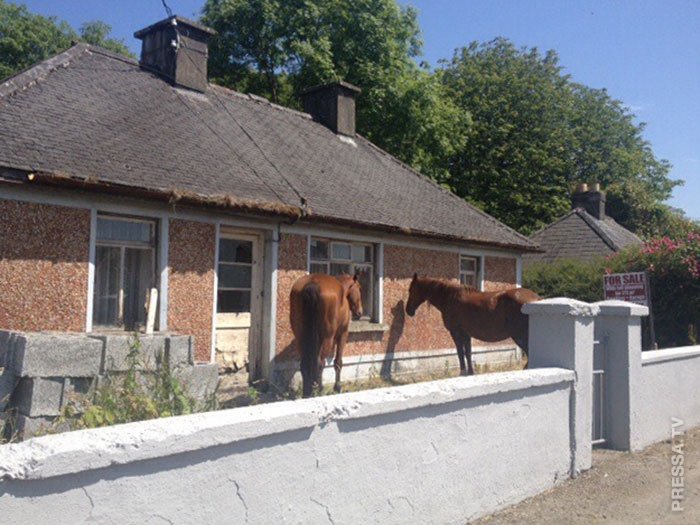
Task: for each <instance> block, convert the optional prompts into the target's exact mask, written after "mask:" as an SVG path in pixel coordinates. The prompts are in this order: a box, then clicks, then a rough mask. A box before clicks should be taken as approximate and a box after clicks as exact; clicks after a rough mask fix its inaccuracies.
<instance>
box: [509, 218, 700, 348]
mask: <svg viewBox="0 0 700 525" xmlns="http://www.w3.org/2000/svg"><path fill="white" fill-rule="evenodd" d="M633 271H646V272H648V273H649V278H650V284H651V297H652V306H653V313H654V325H655V328H656V338H657V342H658V344H659V346H660V347H661V348H664V347H672V346H683V345H688V344H697V343H698V330H699V329H700V233H696V232H694V231H691V232H689V233H687V234H685V235H682V236H680V237H679V238H676V239H672V238H671V237H659V238H656V239H652V240H650V241H648V242H647V243H646V244H644V245H643V246H639V247H634V248H631V249H628V250H625V251H623V252H621V253H619V254H616V255H613V256H611V257H609V258H607V259H598V260H594V261H591V262H578V261H562V262H557V263H552V264H538V265H534V266H532V267H530V268H526V269H525V271H524V272H523V285H524V286H525V287H527V288H531V289H532V290H535V291H536V292H537V293H539V294H541V295H542V296H544V297H557V296H565V297H572V298H574V299H579V300H581V301H587V302H593V301H600V300H602V299H603V275H604V274H605V273H622V272H633Z"/></svg>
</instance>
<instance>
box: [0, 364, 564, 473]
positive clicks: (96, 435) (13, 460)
mask: <svg viewBox="0 0 700 525" xmlns="http://www.w3.org/2000/svg"><path fill="white" fill-rule="evenodd" d="M573 382H574V373H573V371H571V370H565V369H562V368H540V369H533V370H522V371H517V372H501V373H493V374H484V375H481V376H471V377H457V378H452V379H444V380H441V381H431V382H426V383H416V384H412V385H404V386H399V387H389V388H379V389H375V390H367V391H362V392H351V393H347V394H340V395H336V396H328V397H320V398H311V399H301V400H296V401H280V402H278V403H269V404H266V405H257V406H252V407H241V408H233V409H229V410H221V411H217V412H205V413H200V414H192V415H188V416H178V417H170V418H163V419H155V420H150V421H142V422H138V423H128V424H125V425H116V426H112V427H103V428H96V429H88V430H78V431H75V432H68V433H65V434H57V435H50V436H43V437H39V438H34V439H29V440H27V441H24V442H22V443H17V444H10V445H3V446H0V480H7V479H45V478H50V477H54V476H61V475H65V474H74V473H78V472H83V471H89V470H95V469H99V468H104V467H108V466H110V465H118V464H127V463H132V462H134V461H141V460H145V459H152V458H159V457H166V456H172V455H175V454H182V453H187V452H192V451H196V450H203V449H206V448H210V447H214V446H220V445H225V444H229V443H235V442H239V441H242V440H247V439H256V438H260V437H262V436H269V435H273V434H277V433H282V432H288V431H292V430H299V429H304V428H312V427H314V426H316V425H325V424H329V423H332V422H334V421H341V420H345V421H347V420H352V419H360V418H366V417H369V416H376V415H380V414H389V413H399V412H404V411H406V410H411V409H416V408H423V407H429V406H435V405H443V404H445V403H452V402H455V401H460V400H463V399H474V398H484V401H483V402H484V403H488V402H489V401H488V399H486V398H488V397H489V396H493V395H499V394H502V393H504V392H513V391H523V390H528V389H531V388H547V387H554V388H561V389H566V388H572V385H573ZM555 385H556V386H555Z"/></svg>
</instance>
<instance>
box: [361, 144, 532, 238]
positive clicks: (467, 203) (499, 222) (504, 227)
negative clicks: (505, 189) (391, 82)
mask: <svg viewBox="0 0 700 525" xmlns="http://www.w3.org/2000/svg"><path fill="white" fill-rule="evenodd" d="M357 136H358V137H359V138H360V139H362V140H363V141H364V142H365V143H366V144H367V145H369V146H370V147H372V148H373V149H375V150H377V151H378V152H379V153H381V154H382V155H385V156H387V157H389V159H390V160H392V161H394V162H395V163H397V164H399V165H400V166H401V167H403V168H404V169H406V170H408V171H410V172H411V173H413V174H414V175H416V176H417V177H418V178H420V179H421V180H423V181H425V182H428V183H429V184H431V185H433V186H435V187H436V188H438V189H439V190H440V191H442V192H443V193H445V194H447V195H449V196H450V197H452V198H454V199H457V200H458V201H459V202H460V203H462V204H463V205H466V206H468V207H469V208H470V209H472V210H474V211H476V212H477V213H479V214H480V215H482V216H483V217H485V218H486V219H488V220H489V221H491V222H492V223H494V224H495V225H497V226H499V227H500V228H501V229H504V230H506V231H507V232H509V233H512V234H514V235H516V236H517V237H519V238H520V239H522V240H524V241H527V242H528V243H530V245H533V242H532V239H530V238H529V237H527V236H525V235H523V234H522V233H520V232H518V231H516V230H514V229H513V228H511V227H510V226H508V225H507V224H505V223H503V222H501V221H499V220H498V219H496V218H495V217H493V216H491V215H489V214H488V213H486V212H485V211H484V210H482V209H480V208H478V207H477V206H474V205H473V204H470V203H469V202H467V201H466V200H465V199H463V198H462V197H460V196H459V195H457V194H455V193H453V192H452V191H450V190H448V189H447V188H445V187H444V186H442V185H440V184H438V183H437V182H436V181H434V180H433V179H431V178H430V177H428V176H427V175H425V174H423V173H421V172H420V171H418V170H417V169H415V168H413V167H411V166H409V165H408V164H406V163H405V162H403V161H402V160H400V159H398V158H396V157H395V156H394V155H392V154H391V153H389V152H388V151H385V150H383V149H382V148H380V147H379V146H377V145H376V144H375V143H374V142H372V141H371V140H369V139H367V138H365V137H363V136H362V135H360V134H359V133H357Z"/></svg>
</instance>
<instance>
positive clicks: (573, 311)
mask: <svg viewBox="0 0 700 525" xmlns="http://www.w3.org/2000/svg"><path fill="white" fill-rule="evenodd" d="M599 311H600V308H599V307H598V306H597V305H595V304H590V303H584V302H583V301H577V300H576V299H570V298H568V297H554V298H552V299H543V300H541V301H537V302H535V303H527V304H526V305H524V306H523V308H522V312H523V313H524V314H528V315H533V314H535V315H569V316H571V317H594V316H596V315H598V313H599Z"/></svg>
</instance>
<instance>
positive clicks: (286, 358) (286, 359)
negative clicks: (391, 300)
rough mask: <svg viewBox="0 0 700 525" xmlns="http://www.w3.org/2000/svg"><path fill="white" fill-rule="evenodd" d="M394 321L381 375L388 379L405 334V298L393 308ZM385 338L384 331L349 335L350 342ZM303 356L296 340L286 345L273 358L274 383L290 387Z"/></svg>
mask: <svg viewBox="0 0 700 525" xmlns="http://www.w3.org/2000/svg"><path fill="white" fill-rule="evenodd" d="M391 313H392V321H391V326H390V327H389V337H388V340H387V342H386V353H385V354H384V358H383V359H382V362H381V369H380V375H381V376H382V377H384V378H386V379H391V376H392V363H393V360H394V354H395V352H396V346H397V344H398V342H399V340H400V339H401V337H402V336H403V331H404V324H405V322H406V314H405V307H404V301H403V299H402V300H400V301H399V302H398V303H396V305H395V306H394V307H393V308H392V309H391ZM383 339H384V333H382V332H351V333H350V334H349V336H348V343H349V344H352V343H356V342H363V341H367V342H379V343H381V342H382V340H383ZM300 359H301V356H300V355H299V353H298V352H297V349H296V341H292V342H291V343H290V344H288V345H287V346H286V347H284V348H283V349H282V351H281V352H279V353H278V354H277V355H276V356H275V357H274V359H273V360H272V365H273V369H274V377H273V381H274V383H275V384H276V385H277V386H279V387H280V388H289V387H290V386H291V383H292V380H293V378H294V374H295V373H296V372H297V371H298V370H299V366H298V362H299V360H300ZM294 362H295V366H290V363H294Z"/></svg>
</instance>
